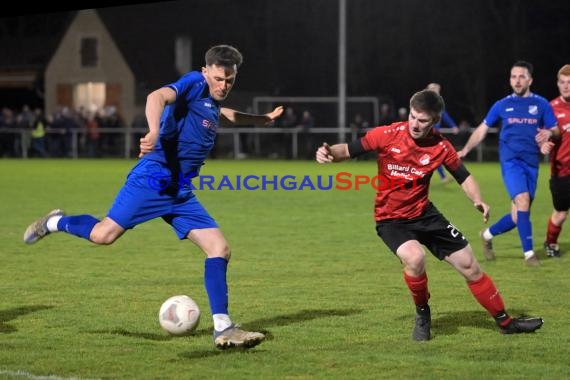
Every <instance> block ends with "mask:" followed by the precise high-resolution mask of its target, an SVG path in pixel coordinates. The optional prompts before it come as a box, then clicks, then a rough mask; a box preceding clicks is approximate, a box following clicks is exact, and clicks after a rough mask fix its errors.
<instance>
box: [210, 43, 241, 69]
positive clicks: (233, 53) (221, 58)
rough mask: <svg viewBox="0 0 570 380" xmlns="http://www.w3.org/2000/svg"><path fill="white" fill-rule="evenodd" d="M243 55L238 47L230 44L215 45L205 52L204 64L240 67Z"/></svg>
mask: <svg viewBox="0 0 570 380" xmlns="http://www.w3.org/2000/svg"><path fill="white" fill-rule="evenodd" d="M242 62H243V57H242V55H241V53H240V52H239V50H238V49H236V48H235V47H233V46H230V45H217V46H213V47H211V48H210V49H209V50H208V51H207V52H206V65H207V66H210V65H216V66H226V67H228V66H230V67H231V66H233V65H235V66H236V67H240V65H241V64H242Z"/></svg>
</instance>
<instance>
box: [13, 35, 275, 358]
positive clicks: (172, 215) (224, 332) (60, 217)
mask: <svg viewBox="0 0 570 380" xmlns="http://www.w3.org/2000/svg"><path fill="white" fill-rule="evenodd" d="M205 58H206V65H205V67H203V68H202V71H201V72H200V71H192V72H189V73H187V74H186V75H184V76H182V77H181V78H180V79H179V80H178V81H177V82H175V83H172V84H169V85H167V86H164V87H162V88H160V89H158V90H156V91H154V92H152V93H150V94H149V95H148V97H147V102H146V110H145V112H146V118H147V121H148V126H149V132H148V133H147V134H146V135H145V136H144V137H143V138H141V139H140V155H139V157H140V158H141V159H140V160H139V161H138V163H137V164H136V166H135V167H134V168H133V169H132V170H131V172H130V173H129V175H128V176H127V180H126V183H125V185H124V186H123V188H122V189H121V190H120V192H119V194H118V195H117V197H116V198H115V201H114V203H113V205H112V206H111V209H110V210H109V213H108V214H107V216H106V217H105V218H104V219H103V220H98V219H96V218H95V217H93V216H91V215H77V216H67V215H65V214H64V212H63V211H61V210H53V211H52V212H50V213H49V214H48V215H46V216H44V217H43V218H40V219H38V220H36V221H35V222H34V223H32V224H31V225H30V226H29V227H28V228H27V230H26V231H25V233H24V241H25V242H26V243H28V244H32V243H35V242H36V241H38V240H40V239H41V238H43V237H44V236H46V235H48V234H49V233H51V232H56V231H63V232H67V233H68V234H72V235H75V236H78V237H82V238H84V239H87V240H89V241H91V242H93V243H95V244H112V243H113V242H114V241H115V240H117V239H118V238H119V237H120V236H121V235H122V234H123V233H124V232H125V231H126V230H128V229H131V228H133V227H135V226H136V225H138V224H141V223H144V222H146V221H148V220H151V219H154V218H158V217H161V218H162V219H163V220H164V221H166V222H167V223H168V224H170V225H171V226H172V227H173V229H174V231H175V232H176V234H177V236H178V238H179V239H181V240H182V239H189V240H191V241H192V242H193V243H194V244H196V245H197V246H198V247H199V248H200V249H201V250H202V251H203V252H204V253H205V254H206V261H205V269H204V282H205V287H206V292H207V293H208V299H209V302H210V309H211V312H212V316H213V319H214V343H215V345H216V346H217V347H219V348H227V347H232V346H238V347H253V346H255V345H257V344H259V343H261V342H262V341H263V339H264V338H265V336H264V335H263V334H261V333H258V332H249V331H244V330H242V329H240V328H239V327H237V325H235V324H234V323H233V322H232V321H231V319H230V317H229V312H228V286H227V282H226V271H227V265H228V261H229V259H230V248H229V246H228V243H227V241H226V239H225V237H224V235H223V234H222V232H221V231H220V229H219V228H218V225H217V223H216V221H215V220H214V219H213V218H212V217H211V216H210V215H209V214H208V212H207V211H206V210H205V209H204V207H203V206H202V205H201V204H200V202H199V201H198V200H197V198H196V195H195V194H194V193H193V192H192V191H191V186H190V183H189V181H190V178H192V177H195V176H197V175H198V173H199V171H200V168H201V166H202V165H203V164H204V160H205V159H206V156H207V155H208V153H209V152H210V150H211V149H212V147H213V145H214V140H215V137H216V130H217V128H218V126H219V123H220V116H221V119H222V120H224V121H227V122H229V123H232V124H249V125H251V124H266V123H269V122H271V121H273V120H274V119H276V118H277V117H279V116H280V115H281V113H282V112H283V108H282V107H277V108H275V109H274V110H273V111H272V112H270V113H267V114H263V115H253V114H246V113H242V112H238V111H235V110H233V109H229V108H223V107H221V102H222V101H223V100H225V99H226V97H227V96H228V94H229V92H230V90H231V89H232V87H233V85H234V83H235V80H236V75H237V69H238V67H239V66H240V65H241V63H242V55H241V53H240V52H239V51H238V50H237V49H235V48H234V47H232V46H229V45H218V46H214V47H212V48H211V49H209V50H208V51H207V52H206V57H205Z"/></svg>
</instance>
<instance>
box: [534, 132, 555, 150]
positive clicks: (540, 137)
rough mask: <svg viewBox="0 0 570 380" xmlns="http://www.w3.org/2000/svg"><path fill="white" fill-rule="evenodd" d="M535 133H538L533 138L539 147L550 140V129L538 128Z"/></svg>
mask: <svg viewBox="0 0 570 380" xmlns="http://www.w3.org/2000/svg"><path fill="white" fill-rule="evenodd" d="M537 131H538V133H537V134H536V136H535V137H534V140H535V141H536V143H537V144H538V145H540V146H542V144H544V143H545V142H547V141H548V140H550V138H551V137H552V131H551V130H550V129H542V128H539V129H537Z"/></svg>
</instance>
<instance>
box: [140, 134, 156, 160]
mask: <svg viewBox="0 0 570 380" xmlns="http://www.w3.org/2000/svg"><path fill="white" fill-rule="evenodd" d="M157 140H158V134H155V133H151V132H149V133H147V134H146V135H145V136H144V137H141V139H140V145H139V148H140V153H139V158H141V157H142V156H144V155H145V154H147V153H150V152H152V150H153V149H154V146H155V145H156V141H157Z"/></svg>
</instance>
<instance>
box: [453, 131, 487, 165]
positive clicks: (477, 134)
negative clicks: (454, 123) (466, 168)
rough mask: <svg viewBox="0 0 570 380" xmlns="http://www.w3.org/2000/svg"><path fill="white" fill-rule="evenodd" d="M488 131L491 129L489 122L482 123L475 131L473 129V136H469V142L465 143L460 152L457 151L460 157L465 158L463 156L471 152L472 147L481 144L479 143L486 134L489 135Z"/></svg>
mask: <svg viewBox="0 0 570 380" xmlns="http://www.w3.org/2000/svg"><path fill="white" fill-rule="evenodd" d="M488 131H489V127H488V126H487V124H485V123H481V124H480V125H479V126H478V127H477V128H476V129H475V131H473V133H472V134H471V136H469V140H467V143H466V144H465V146H464V147H463V149H461V150H460V151H459V152H457V155H458V156H459V158H463V157H465V156H467V155H468V154H469V152H471V149H473V148H475V147H476V146H477V145H479V143H480V142H481V141H483V139H484V138H485V136H487V132H488Z"/></svg>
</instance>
